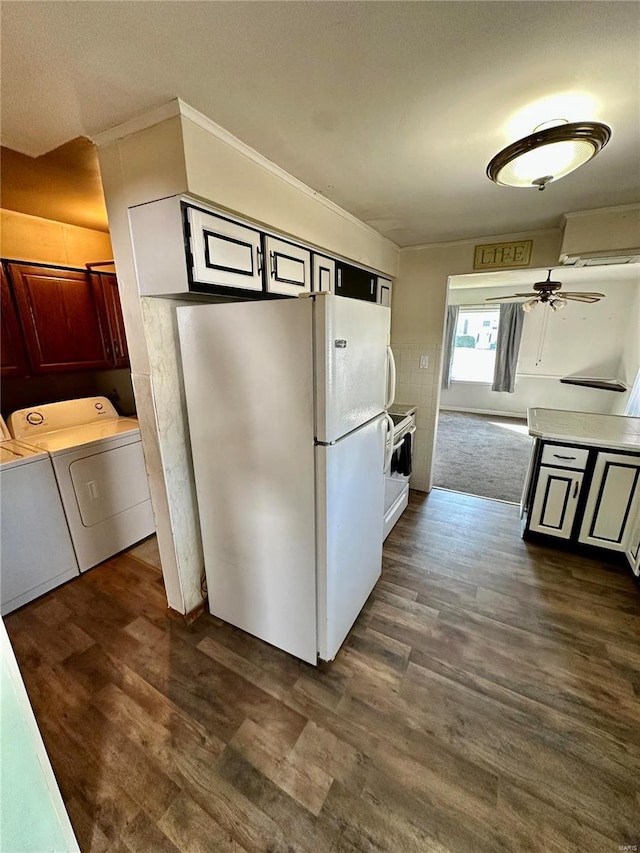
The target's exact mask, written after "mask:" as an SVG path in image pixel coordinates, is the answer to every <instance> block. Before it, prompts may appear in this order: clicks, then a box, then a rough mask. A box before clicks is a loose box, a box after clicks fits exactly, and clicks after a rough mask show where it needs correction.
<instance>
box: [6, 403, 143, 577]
mask: <svg viewBox="0 0 640 853" xmlns="http://www.w3.org/2000/svg"><path fill="white" fill-rule="evenodd" d="M9 430H10V432H11V434H12V435H13V436H15V437H16V438H19V439H21V440H22V441H25V442H28V443H29V444H30V445H32V446H35V447H37V448H39V449H40V450H43V451H46V452H47V453H48V454H49V456H50V458H51V461H52V463H53V469H54V471H55V475H56V479H57V482H58V488H59V490H60V495H61V497H62V503H63V506H64V511H65V513H66V517H67V522H68V524H69V529H70V531H71V536H72V539H73V545H74V548H75V552H76V556H77V558H78V565H79V567H80V571H86V570H87V569H90V568H91V567H92V566H95V565H96V564H97V563H100V562H102V561H103V560H106V559H108V558H109V557H111V556H113V555H114V554H117V553H118V552H119V551H122V550H124V549H125V548H128V547H130V546H131V545H133V544H134V543H135V542H138V541H139V540H140V539H144V538H145V537H147V536H149V535H151V534H152V533H153V532H154V530H155V524H154V519H153V511H152V508H151V499H150V495H149V484H148V481H147V473H146V469H145V464H144V456H143V453H142V444H141V441H140V429H139V427H138V422H137V420H136V419H135V418H123V417H120V416H119V415H118V413H117V412H116V410H115V408H114V407H113V405H112V404H111V402H110V401H109V400H108V399H107V398H106V397H86V398H83V399H80V400H67V401H64V402H61V403H48V404H46V405H43V406H37V407H32V408H30V409H21V410H19V411H17V412H14V413H13V414H12V415H10V417H9Z"/></svg>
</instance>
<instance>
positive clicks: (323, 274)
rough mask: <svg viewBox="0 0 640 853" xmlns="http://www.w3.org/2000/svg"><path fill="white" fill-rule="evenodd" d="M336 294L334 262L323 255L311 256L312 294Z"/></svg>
mask: <svg viewBox="0 0 640 853" xmlns="http://www.w3.org/2000/svg"><path fill="white" fill-rule="evenodd" d="M321 290H322V291H328V292H329V293H335V292H336V262H335V261H334V260H333V259H332V258H327V257H326V256H325V255H316V254H314V256H313V292H314V293H318V292H319V291H321Z"/></svg>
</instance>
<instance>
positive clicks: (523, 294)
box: [484, 293, 540, 302]
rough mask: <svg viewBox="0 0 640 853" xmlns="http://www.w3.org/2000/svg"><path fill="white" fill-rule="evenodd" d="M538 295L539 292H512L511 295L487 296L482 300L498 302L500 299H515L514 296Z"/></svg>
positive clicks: (527, 296)
mask: <svg viewBox="0 0 640 853" xmlns="http://www.w3.org/2000/svg"><path fill="white" fill-rule="evenodd" d="M539 295H540V294H538V293H512V294H511V296H488V297H487V298H486V299H485V300H484V301H485V302H498V301H500V300H501V299H516V298H523V299H531V298H533V297H534V296H539Z"/></svg>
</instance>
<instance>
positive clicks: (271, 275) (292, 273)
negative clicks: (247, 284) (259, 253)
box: [264, 235, 311, 296]
mask: <svg viewBox="0 0 640 853" xmlns="http://www.w3.org/2000/svg"><path fill="white" fill-rule="evenodd" d="M264 249H265V259H266V280H267V292H268V293H279V294H281V295H283V296H298V295H299V294H300V293H311V252H310V251H309V249H304V248H303V247H302V246H296V245H295V243H289V242H287V241H286V240H279V239H278V238H277V237H271V236H270V235H267V236H266V237H265V238H264Z"/></svg>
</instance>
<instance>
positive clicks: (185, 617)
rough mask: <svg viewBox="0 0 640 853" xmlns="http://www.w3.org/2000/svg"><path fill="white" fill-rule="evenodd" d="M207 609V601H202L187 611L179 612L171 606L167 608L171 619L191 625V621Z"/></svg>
mask: <svg viewBox="0 0 640 853" xmlns="http://www.w3.org/2000/svg"><path fill="white" fill-rule="evenodd" d="M206 609H207V602H206V601H203V602H202V603H201V604H199V605H198V606H197V607H194V608H193V610H190V611H189V612H188V613H179V612H178V611H177V610H174V609H173V607H170V608H169V615H170V616H171V617H172V619H176V620H177V621H178V622H186V623H187V625H191V623H192V622H195V621H196V619H197V618H198V617H199V616H202V614H203V613H204V612H205V611H206Z"/></svg>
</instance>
